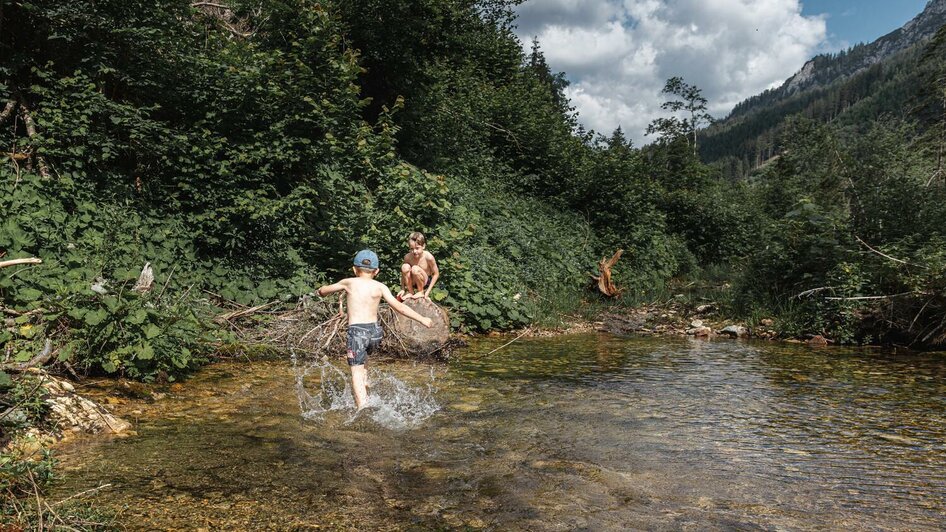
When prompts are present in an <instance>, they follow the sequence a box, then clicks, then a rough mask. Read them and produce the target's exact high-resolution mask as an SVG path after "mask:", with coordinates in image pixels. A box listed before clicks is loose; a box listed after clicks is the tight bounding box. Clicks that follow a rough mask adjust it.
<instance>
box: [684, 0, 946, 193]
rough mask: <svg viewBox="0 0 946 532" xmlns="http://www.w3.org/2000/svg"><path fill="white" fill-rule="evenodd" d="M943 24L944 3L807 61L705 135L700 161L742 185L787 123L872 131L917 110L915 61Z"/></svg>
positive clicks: (933, 3) (773, 147)
mask: <svg viewBox="0 0 946 532" xmlns="http://www.w3.org/2000/svg"><path fill="white" fill-rule="evenodd" d="M944 24H946V0H931V1H930V2H929V3H928V4H927V6H926V8H925V9H924V10H923V12H921V13H920V14H919V15H917V16H916V17H915V18H914V19H912V20H911V21H909V22H907V23H906V24H905V25H904V26H903V27H902V28H899V29H897V30H895V31H893V32H891V33H889V34H887V35H885V36H883V37H881V38H879V39H877V40H876V41H874V42H872V43H869V44H858V45H856V46H854V47H853V48H850V49H848V50H845V51H842V52H840V53H837V54H822V55H819V56H816V57H815V58H813V59H811V60H810V61H808V62H807V63H806V64H805V66H804V67H803V68H802V69H801V70H800V71H799V72H798V73H796V74H795V75H793V76H792V77H790V78H789V79H787V80H786V81H785V82H784V83H783V84H782V85H781V86H780V87H778V88H776V89H772V90H768V91H765V92H763V93H762V94H759V95H757V96H753V97H751V98H749V99H747V100H745V101H744V102H742V103H740V104H738V105H737V106H736V107H735V108H734V109H733V111H732V112H731V113H730V115H729V116H728V117H727V118H725V119H724V120H721V121H719V122H717V123H716V124H714V125H712V126H710V127H708V128H707V129H706V130H705V131H703V132H702V134H703V141H702V143H701V146H700V154H701V156H702V158H703V160H704V161H706V162H709V163H716V164H718V165H719V166H721V167H722V168H723V169H724V172H725V174H726V175H727V176H730V177H745V176H746V175H748V173H749V172H750V171H751V170H752V169H753V168H756V167H758V166H759V165H761V164H762V163H763V162H765V161H767V160H768V159H770V158H771V157H773V156H774V155H775V154H776V153H777V151H778V147H777V145H776V141H777V139H778V138H779V136H780V133H781V131H782V130H783V126H784V121H785V120H786V119H787V118H788V117H790V116H794V115H801V116H805V117H807V118H812V119H814V120H817V121H820V122H830V121H834V120H836V119H840V120H841V121H842V122H844V123H845V124H847V125H852V126H857V125H858V124H860V125H864V124H868V123H870V122H871V121H872V120H875V119H877V118H879V117H881V116H884V115H898V116H906V115H908V114H909V113H910V112H912V110H913V108H914V107H915V106H916V105H917V103H918V102H917V98H918V96H919V95H918V92H917V91H918V90H919V88H920V87H922V84H921V83H919V80H918V72H917V69H918V67H919V63H918V61H919V58H920V56H921V55H922V51H923V49H924V48H925V45H926V43H927V42H928V41H929V39H931V38H932V37H933V35H935V34H936V32H937V31H938V30H939V29H940V28H941V27H942V26H943V25H944Z"/></svg>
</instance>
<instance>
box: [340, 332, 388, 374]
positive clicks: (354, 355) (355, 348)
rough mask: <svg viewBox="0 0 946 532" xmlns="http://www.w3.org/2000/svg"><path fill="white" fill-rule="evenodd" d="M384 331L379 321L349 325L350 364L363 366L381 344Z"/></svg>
mask: <svg viewBox="0 0 946 532" xmlns="http://www.w3.org/2000/svg"><path fill="white" fill-rule="evenodd" d="M383 337H384V331H383V330H382V329H381V326H380V325H378V324H377V323H352V324H351V325H349V326H348V365H349V366H362V365H364V363H365V361H366V360H368V355H370V354H371V353H372V352H373V351H374V350H375V349H377V348H378V346H379V345H381V339H382V338H383Z"/></svg>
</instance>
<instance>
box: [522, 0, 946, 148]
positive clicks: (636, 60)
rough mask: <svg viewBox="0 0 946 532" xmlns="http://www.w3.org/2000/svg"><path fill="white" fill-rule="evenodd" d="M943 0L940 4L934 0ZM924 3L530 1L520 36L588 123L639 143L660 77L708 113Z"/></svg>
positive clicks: (869, 37) (721, 111)
mask: <svg viewBox="0 0 946 532" xmlns="http://www.w3.org/2000/svg"><path fill="white" fill-rule="evenodd" d="M937 1H944V2H946V0H937ZM925 6H926V0H526V1H525V2H523V3H522V4H521V5H519V6H518V7H517V8H516V12H517V14H518V19H517V30H516V33H517V34H518V36H519V39H520V40H521V41H522V43H523V45H524V47H525V48H526V50H527V51H528V49H529V47H530V45H531V40H532V37H536V38H538V40H539V45H540V47H541V48H542V51H543V52H544V54H545V57H546V60H547V61H548V63H549V66H550V67H551V68H552V69H553V70H555V71H559V72H565V74H566V76H567V78H568V80H569V82H570V86H569V87H568V89H567V90H566V94H567V96H568V97H569V99H570V100H571V102H572V105H574V106H575V108H576V109H577V110H578V113H579V116H578V119H579V121H580V122H581V123H582V124H583V125H584V126H585V127H586V128H588V129H593V130H595V131H597V132H598V133H603V134H609V133H610V132H611V131H613V130H614V129H615V128H616V127H618V126H620V127H621V128H622V129H623V130H624V132H625V134H627V136H628V137H629V138H631V139H632V140H633V141H634V143H635V144H637V145H641V144H645V143H647V142H649V141H650V140H652V139H649V138H645V136H644V131H645V130H646V129H647V124H648V123H650V122H651V121H652V120H654V119H655V118H657V117H658V116H662V115H663V112H662V111H661V110H660V104H661V102H662V101H663V100H664V96H663V95H661V93H660V91H661V89H662V88H663V86H664V82H665V81H666V80H667V79H668V78H670V77H673V76H681V77H683V79H684V81H686V82H687V83H690V84H693V85H696V86H697V87H699V88H700V89H701V90H702V91H703V95H704V96H705V97H706V98H707V99H708V100H709V110H710V112H711V113H712V114H713V116H715V117H718V118H722V117H724V116H726V115H727V114H728V113H729V111H731V110H732V108H733V106H735V105H736V104H737V103H739V102H741V101H743V100H745V99H746V98H748V97H750V96H753V95H756V94H759V93H760V92H762V91H764V90H766V89H770V88H774V87H778V86H779V85H781V84H782V83H783V82H784V81H785V80H786V79H787V78H789V77H791V76H792V75H793V74H794V73H795V72H797V71H798V70H799V69H801V67H802V66H804V64H805V62H806V61H808V60H809V59H811V58H812V57H814V56H815V55H817V54H819V53H823V52H836V51H839V50H841V49H844V48H848V47H850V46H853V45H854V44H857V43H858V42H870V41H873V40H875V39H877V38H878V37H880V36H882V35H884V34H886V33H889V32H891V31H893V30H894V29H896V28H899V27H900V26H902V25H903V24H904V23H906V22H907V21H909V20H910V19H912V18H913V17H915V16H916V15H917V14H919V13H920V12H921V11H922V10H923V8H924V7H925Z"/></svg>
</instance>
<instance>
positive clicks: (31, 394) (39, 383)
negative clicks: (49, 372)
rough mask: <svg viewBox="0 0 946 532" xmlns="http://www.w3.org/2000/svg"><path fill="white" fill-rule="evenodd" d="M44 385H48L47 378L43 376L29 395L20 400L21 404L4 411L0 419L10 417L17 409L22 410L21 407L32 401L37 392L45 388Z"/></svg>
mask: <svg viewBox="0 0 946 532" xmlns="http://www.w3.org/2000/svg"><path fill="white" fill-rule="evenodd" d="M43 384H46V377H45V376H41V377H40V378H39V381H38V382H37V383H36V386H33V389H32V390H30V391H29V393H28V394H26V395H24V396H23V398H22V399H20V402H18V403H17V404H15V405H13V406H11V407H10V408H7V409H6V410H4V411H3V413H2V414H0V419H3V418H5V417H7V416H8V415H10V413H11V412H14V411H15V410H16V409H17V408H20V407H21V406H23V405H24V404H26V402H27V401H29V400H30V399H32V398H33V396H34V395H36V392H38V391H39V389H40V388H42V387H43Z"/></svg>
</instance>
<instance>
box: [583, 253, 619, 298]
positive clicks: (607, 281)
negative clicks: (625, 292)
mask: <svg viewBox="0 0 946 532" xmlns="http://www.w3.org/2000/svg"><path fill="white" fill-rule="evenodd" d="M623 253H624V250H623V249H619V250H617V251H615V252H614V255H612V256H611V258H610V259H601V260H600V261H599V262H598V270H599V271H600V273H601V275H592V276H591V278H592V279H594V280H595V281H598V290H600V291H601V293H602V294H604V295H606V296H608V297H616V296H619V295H621V291H622V290H621V289H620V288H618V287H617V286H615V285H614V281H612V280H611V268H613V267H614V265H615V264H617V262H618V259H620V258H621V254H623Z"/></svg>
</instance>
